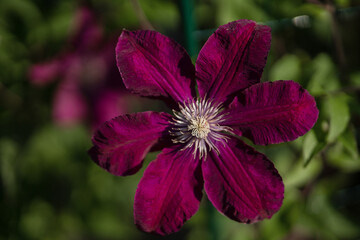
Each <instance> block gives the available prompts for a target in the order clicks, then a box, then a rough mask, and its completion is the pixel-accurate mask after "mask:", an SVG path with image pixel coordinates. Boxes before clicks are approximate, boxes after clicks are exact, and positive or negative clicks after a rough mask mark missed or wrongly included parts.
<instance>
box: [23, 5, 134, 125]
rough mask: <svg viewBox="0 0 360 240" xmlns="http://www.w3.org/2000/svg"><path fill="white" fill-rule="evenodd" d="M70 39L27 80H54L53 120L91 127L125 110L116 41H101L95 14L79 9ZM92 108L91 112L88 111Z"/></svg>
mask: <svg viewBox="0 0 360 240" xmlns="http://www.w3.org/2000/svg"><path fill="white" fill-rule="evenodd" d="M73 30H74V31H73V33H72V36H71V37H70V39H69V40H68V44H67V45H66V48H65V49H64V50H63V51H62V52H61V53H60V54H59V56H57V57H55V58H54V59H53V60H50V61H48V62H44V63H38V64H35V65H33V66H32V67H31V68H30V71H29V78H30V80H31V81H32V83H34V84H36V85H45V84H47V83H49V82H51V81H54V80H55V79H59V80H60V82H59V84H58V87H57V88H56V90H55V95H54V100H53V101H54V103H53V118H54V120H55V122H56V123H58V124H60V125H71V124H73V123H76V122H80V121H85V120H87V119H90V120H91V122H92V125H93V126H94V127H98V125H100V124H101V123H103V122H104V121H107V120H109V119H111V118H113V117H116V116H118V115H119V114H122V113H124V112H126V111H127V107H126V105H125V104H124V103H125V101H126V96H129V95H128V94H126V93H125V88H124V87H123V84H122V83H121V81H119V80H120V76H119V73H118V70H117V68H116V61H115V53H114V48H115V46H116V38H112V39H110V40H108V39H104V35H103V30H102V28H101V26H100V25H99V24H98V23H97V21H96V17H95V15H94V13H93V12H92V11H91V10H90V9H89V8H87V7H81V8H79V9H78V11H77V13H76V16H75V20H74V29H73ZM90 109H93V111H90Z"/></svg>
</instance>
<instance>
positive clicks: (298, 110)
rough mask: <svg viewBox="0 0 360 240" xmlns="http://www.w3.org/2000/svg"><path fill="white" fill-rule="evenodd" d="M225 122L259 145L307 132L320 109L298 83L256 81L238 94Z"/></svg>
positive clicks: (292, 138) (239, 133)
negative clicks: (256, 82)
mask: <svg viewBox="0 0 360 240" xmlns="http://www.w3.org/2000/svg"><path fill="white" fill-rule="evenodd" d="M228 114H229V118H228V119H227V120H226V121H225V122H224V123H223V124H225V125H227V126H230V127H232V128H233V129H234V130H235V133H236V134H238V135H243V136H245V137H248V138H250V139H251V140H252V141H253V142H254V143H255V144H261V145H266V144H271V143H280V142H286V141H291V140H294V139H296V138H297V137H299V136H302V135H304V134H305V133H306V132H307V131H309V130H310V129H311V128H312V127H313V126H314V124H315V122H316V120H317V117H318V114H319V111H318V109H317V107H316V102H315V99H314V98H313V97H312V96H311V95H310V94H309V93H308V92H307V91H306V90H305V89H303V88H302V87H301V86H300V85H299V84H298V83H296V82H293V81H276V82H266V83H259V84H256V85H254V86H252V87H250V88H248V89H246V90H245V91H244V92H243V93H242V95H240V96H239V97H236V98H235V99H234V101H233V102H232V103H231V105H230V107H229V110H228Z"/></svg>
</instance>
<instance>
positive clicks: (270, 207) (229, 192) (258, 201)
mask: <svg viewBox="0 0 360 240" xmlns="http://www.w3.org/2000/svg"><path fill="white" fill-rule="evenodd" d="M218 148H219V151H220V153H219V155H217V154H216V152H214V151H212V152H210V156H208V158H207V160H206V161H204V162H203V164H202V170H203V177H204V187H205V191H206V193H207V195H208V198H209V200H210V201H211V202H212V203H213V205H214V206H215V208H216V209H217V210H218V211H220V212H221V213H223V214H224V215H226V216H228V217H229V218H231V219H233V220H236V221H239V222H244V223H252V222H256V221H259V220H262V219H264V218H271V216H272V215H273V214H274V213H276V212H277V211H278V210H279V208H280V207H281V204H282V200H283V198H284V185H283V182H282V179H281V177H280V175H279V173H278V172H277V170H276V169H275V167H274V165H273V163H272V162H271V161H269V160H268V159H267V158H266V156H265V155H263V154H261V153H259V152H257V151H256V150H255V149H253V148H251V147H250V146H248V145H246V144H245V143H243V142H242V141H241V140H238V139H235V138H232V139H230V140H229V141H228V143H227V144H226V145H225V146H224V145H222V144H218Z"/></svg>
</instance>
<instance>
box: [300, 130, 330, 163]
mask: <svg viewBox="0 0 360 240" xmlns="http://www.w3.org/2000/svg"><path fill="white" fill-rule="evenodd" d="M325 145H326V144H325V143H324V142H319V141H318V139H317V137H316V134H315V132H314V130H310V131H309V132H308V133H307V134H306V135H305V136H304V143H303V150H302V154H303V163H304V167H306V166H307V165H308V164H309V163H310V161H311V160H312V159H313V157H314V156H315V155H316V154H317V153H319V152H320V151H321V150H322V149H323V148H324V147H325Z"/></svg>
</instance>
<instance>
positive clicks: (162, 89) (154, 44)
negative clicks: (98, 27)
mask: <svg viewBox="0 0 360 240" xmlns="http://www.w3.org/2000/svg"><path fill="white" fill-rule="evenodd" d="M116 59H117V66H118V68H119V71H120V73H121V76H122V78H123V81H124V83H125V86H126V87H127V88H128V89H130V90H131V91H133V92H135V93H137V94H140V95H143V96H163V97H166V98H170V99H171V98H172V99H173V100H175V101H176V102H182V101H184V100H186V99H188V98H193V97H196V94H195V88H194V84H195V82H194V76H195V69H194V66H193V64H192V62H191V60H190V57H189V55H188V54H187V53H186V51H185V49H184V48H183V47H181V46H180V45H179V44H178V43H176V42H175V41H173V40H171V39H170V38H168V37H165V36H164V35H162V34H160V33H157V32H155V31H149V30H144V31H134V32H129V31H127V30H123V32H122V34H121V35H120V37H119V40H118V43H117V46H116Z"/></svg>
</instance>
